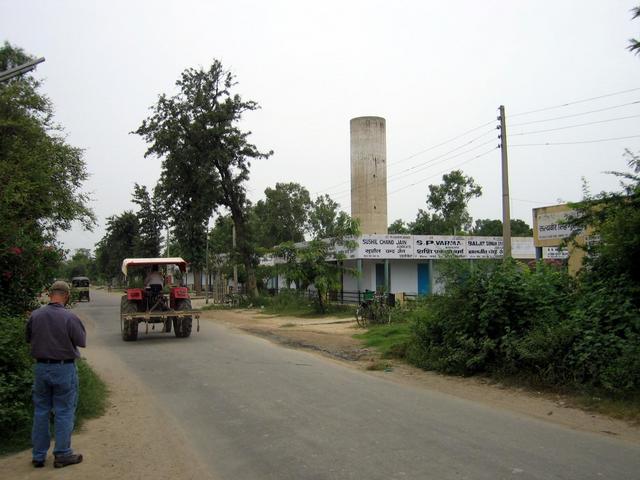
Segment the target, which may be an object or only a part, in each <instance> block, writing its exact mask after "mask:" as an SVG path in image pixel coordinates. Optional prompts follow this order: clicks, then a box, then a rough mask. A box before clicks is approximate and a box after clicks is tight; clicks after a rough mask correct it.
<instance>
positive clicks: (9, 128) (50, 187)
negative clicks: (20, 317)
mask: <svg viewBox="0 0 640 480" xmlns="http://www.w3.org/2000/svg"><path fill="white" fill-rule="evenodd" d="M32 59H33V58H32V57H30V56H29V55H27V54H26V53H25V52H24V51H23V50H22V49H20V48H17V47H14V46H12V45H10V44H9V43H5V44H4V45H3V46H2V47H1V48H0V71H2V70H8V69H10V68H12V67H15V66H17V65H20V64H23V63H26V62H28V61H29V60H32ZM40 86H41V83H40V82H39V81H38V80H36V79H34V78H33V76H31V75H22V76H20V77H16V78H13V79H11V80H9V81H7V82H2V83H0V178H2V182H0V289H1V290H2V292H3V295H2V300H0V308H5V309H8V310H17V311H20V310H24V309H27V308H29V306H30V305H31V303H32V302H33V300H34V299H35V297H36V294H37V293H39V292H40V291H41V290H42V288H43V287H45V286H47V285H48V284H49V283H50V282H51V281H52V279H53V276H54V275H55V272H56V271H57V268H58V266H59V264H60V262H61V261H62V258H63V252H62V250H61V249H60V248H59V246H58V245H57V244H56V234H57V233H58V232H60V231H64V230H69V229H70V228H71V224H72V222H74V221H79V222H80V223H81V224H82V225H83V226H84V227H85V228H87V229H91V228H92V226H93V225H94V223H95V219H94V215H93V212H92V211H91V209H90V208H89V205H88V204H89V195H88V194H86V193H84V192H83V191H82V184H83V183H84V181H85V180H86V179H87V178H88V173H87V171H86V167H85V163H84V160H83V158H82V150H80V149H79V148H77V147H73V146H71V145H69V144H68V143H67V141H66V139H65V134H64V130H63V129H62V127H61V126H59V125H57V124H56V123H55V122H54V120H53V105H52V103H51V101H50V100H49V99H48V98H47V97H46V96H45V95H43V94H42V93H40V92H39V88H40Z"/></svg>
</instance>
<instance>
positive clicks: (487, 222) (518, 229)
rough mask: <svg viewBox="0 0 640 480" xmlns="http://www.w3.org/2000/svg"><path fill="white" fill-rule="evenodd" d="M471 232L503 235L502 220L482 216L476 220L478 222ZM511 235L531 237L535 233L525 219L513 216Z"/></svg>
mask: <svg viewBox="0 0 640 480" xmlns="http://www.w3.org/2000/svg"><path fill="white" fill-rule="evenodd" d="M471 234H473V235H480V236H487V237H501V236H502V220H497V219H490V218H480V219H478V220H476V223H475V225H474V227H473V229H472V230H471ZM511 235H512V236H514V237H530V236H532V235H533V230H532V229H531V227H530V226H529V225H528V224H527V222H525V221H524V220H520V219H519V218H512V219H511Z"/></svg>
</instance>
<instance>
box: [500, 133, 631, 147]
mask: <svg viewBox="0 0 640 480" xmlns="http://www.w3.org/2000/svg"><path fill="white" fill-rule="evenodd" d="M629 138H640V135H629V136H627V137H613V138H600V139H597V140H581V141H576V142H545V143H510V144H509V148H511V147H539V146H541V147H544V146H550V145H580V144H584V143H600V142H613V141H616V140H627V139H629Z"/></svg>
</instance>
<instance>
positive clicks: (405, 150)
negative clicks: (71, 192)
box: [0, 0, 640, 249]
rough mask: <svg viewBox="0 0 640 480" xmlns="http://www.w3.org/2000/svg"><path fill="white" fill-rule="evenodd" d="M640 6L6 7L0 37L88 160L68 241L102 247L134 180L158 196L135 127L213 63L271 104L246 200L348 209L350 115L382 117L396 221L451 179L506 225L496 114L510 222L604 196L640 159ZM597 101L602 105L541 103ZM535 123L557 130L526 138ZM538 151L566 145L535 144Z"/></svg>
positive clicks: (251, 122) (538, 1) (598, 2)
mask: <svg viewBox="0 0 640 480" xmlns="http://www.w3.org/2000/svg"><path fill="white" fill-rule="evenodd" d="M636 4H638V2H637V0H633V1H631V0H629V1H623V0H606V1H605V0H580V1H578V0H572V1H568V0H566V1H560V0H520V1H507V0H503V1H488V0H484V1H477V0H468V1H447V2H444V1H425V0H423V1H397V2H391V1H388V0H387V1H351V0H343V1H340V2H337V1H329V0H323V1H321V2H306V1H293V0H292V1H267V0H264V1H258V0H253V1H249V0H245V1H239V0H234V1H213V0H210V1H195V0H182V1H180V2H178V1H175V2H170V1H158V0H154V1H133V0H128V1H120V0H110V1H102V2H97V1H88V0H83V1H81V0H77V1H45V0H41V1H35V0H20V1H16V0H0V40H3V41H4V40H7V41H9V42H10V43H12V44H13V45H16V46H19V47H22V48H23V49H25V50H26V51H27V52H28V53H30V54H32V55H34V56H38V57H40V56H44V57H46V62H45V63H44V64H42V65H40V66H39V67H38V69H37V72H36V77H38V78H43V79H44V80H45V83H44V86H43V91H44V93H46V94H47V95H48V96H49V97H50V98H51V100H52V101H53V103H54V105H55V110H56V119H57V121H58V122H59V123H61V124H62V125H63V126H64V127H65V129H66V132H67V134H68V141H69V143H71V144H72V145H74V146H78V147H81V148H83V149H85V160H86V163H87V168H88V170H89V172H90V174H91V178H90V180H89V181H88V182H87V183H86V190H87V191H90V192H92V194H93V198H94V202H93V205H92V206H93V208H94V210H95V212H96V214H97V216H98V219H99V226H98V227H97V228H96V230H95V232H93V233H90V232H83V231H82V230H81V229H80V228H76V229H74V230H73V231H71V232H68V233H65V234H64V235H62V236H61V240H62V241H63V242H64V244H65V246H66V247H67V248H70V249H74V248H79V247H88V248H93V246H94V244H95V242H96V241H98V240H99V239H100V238H101V236H102V235H103V233H104V228H103V227H104V219H105V218H106V217H107V216H109V215H112V214H115V213H120V212H122V211H123V210H125V209H130V208H133V206H132V205H131V203H130V201H129V199H130V193H131V191H132V189H133V184H134V182H138V183H141V184H145V185H147V186H149V187H153V185H155V182H156V181H157V179H158V176H159V173H160V161H159V160H158V159H156V158H146V159H145V158H144V152H145V143H144V142H143V140H142V139H141V138H140V137H138V136H136V135H130V134H129V133H128V132H130V131H131V130H134V129H136V128H137V127H138V126H139V125H140V123H141V121H142V120H143V119H144V118H145V117H146V116H147V114H148V108H149V107H150V106H151V105H153V104H154V103H155V101H156V99H157V96H158V95H159V94H160V93H162V92H166V93H173V92H174V91H175V90H174V88H175V87H174V83H175V81H176V79H177V78H178V76H179V74H180V72H181V71H182V70H184V69H185V68H188V67H208V66H209V65H210V64H211V61H212V59H213V58H217V59H219V60H221V61H222V63H223V65H224V66H225V67H227V68H229V69H230V70H232V71H233V72H234V73H235V75H236V77H237V80H238V82H239V85H238V87H237V92H239V93H240V94H241V95H242V96H243V97H244V98H246V99H252V100H255V101H257V102H258V103H259V104H260V105H261V107H262V109H261V110H259V111H257V112H253V113H250V114H248V115H247V116H246V118H245V119H244V120H243V128H245V129H247V130H251V131H252V132H253V135H252V137H251V140H252V141H253V142H254V143H255V144H256V145H258V147H259V148H261V149H262V150H270V149H273V150H274V152H275V153H274V155H273V157H272V158H270V159H269V160H267V161H258V162H255V163H254V165H253V167H252V170H251V179H250V181H249V184H248V190H249V197H250V198H251V199H252V200H253V201H256V200H258V199H260V198H261V197H262V195H263V192H264V189H265V188H266V187H268V186H273V185H274V184H275V183H276V182H299V183H301V184H302V185H304V186H305V187H307V188H308V189H309V191H310V192H311V194H312V195H317V194H320V193H328V194H330V195H331V196H332V197H333V198H334V199H335V200H336V201H338V202H339V203H340V204H341V206H342V208H343V209H344V210H346V211H347V212H349V211H350V195H349V120H350V119H351V118H353V117H357V116H363V115H376V116H381V117H384V118H385V119H386V122H387V159H388V163H389V169H388V178H389V182H388V191H389V198H388V210H389V223H391V222H392V221H393V220H395V219H397V218H402V219H404V220H413V219H414V218H415V215H416V212H417V210H418V208H424V207H425V199H426V193H427V192H428V188H427V187H428V185H429V184H430V183H438V182H439V181H440V180H441V177H442V174H443V173H445V172H447V171H448V170H451V169H453V168H461V169H462V170H463V171H464V172H465V173H466V174H468V175H471V176H472V177H473V178H474V179H475V180H476V182H477V183H479V184H480V185H482V187H483V190H484V194H483V196H482V197H481V198H480V199H477V200H473V201H472V202H471V205H470V207H471V213H472V215H473V217H474V218H501V190H500V188H501V187H500V185H501V183H500V152H499V150H497V149H496V150H491V149H492V148H493V147H495V146H497V145H498V140H497V138H496V135H497V132H496V131H495V130H493V129H494V127H495V125H497V122H495V118H496V116H497V109H498V107H499V105H501V104H503V105H505V107H506V111H507V122H508V125H507V128H508V132H509V136H510V137H509V143H510V144H511V145H512V147H511V148H510V150H509V159H510V165H509V168H510V188H511V195H512V201H511V208H512V210H511V211H512V217H515V218H521V219H523V220H525V221H527V223H531V209H532V208H534V207H537V206H544V205H549V204H555V203H557V202H558V201H571V200H578V199H580V198H581V196H582V193H581V191H582V180H581V178H582V177H584V178H585V179H586V180H587V181H588V182H589V184H590V187H591V189H592V191H596V192H597V191H600V190H603V189H604V190H611V189H613V188H615V187H616V185H617V180H615V179H613V178H612V177H610V176H607V175H605V174H604V173H603V172H605V171H607V170H624V169H625V168H626V163H625V160H624V158H623V156H622V154H623V152H624V149H625V148H629V149H631V150H633V151H635V152H639V151H640V138H639V136H640V103H638V101H640V56H634V55H632V54H631V53H630V52H629V51H628V50H626V47H627V45H628V40H629V39H630V38H631V37H635V38H638V37H640V20H636V21H632V20H631V14H630V10H631V8H632V7H634V6H635V5H636ZM633 89H635V90H633ZM629 90H633V91H629ZM623 91H626V93H618V92H623ZM612 94H615V95H612ZM593 97H602V98H599V99H596V100H589V101H584V102H579V103H575V104H571V105H568V106H562V107H559V108H552V109H546V108H547V107H553V106H556V105H564V104H566V103H573V102H576V101H580V100H585V99H591V98H593ZM633 102H636V103H635V104H634V103H633ZM610 107H615V108H610ZM538 109H545V110H544V111H540V112H535V113H530V114H526V115H516V114H518V113H523V112H529V111H532V110H538ZM593 110H599V111H597V112H592V113H588V114H585V115H576V116H571V117H569V118H562V119H557V120H550V119H553V118H556V117H567V116H570V115H575V114H582V113H585V112H591V111H593ZM628 117H631V118H628ZM538 120H545V121H544V122H538V123H528V124H527V125H520V126H518V125H517V124H520V123H526V122H535V121H538ZM609 120H611V121H609ZM603 121H604V122H603ZM593 122H600V123H593ZM585 123H590V124H591V125H585V126H576V125H582V124H585ZM480 125H484V126H483V127H481V128H478V129H476V130H474V131H473V132H471V133H469V134H467V135H465V136H462V137H460V138H459V139H457V140H455V141H452V142H448V143H446V144H444V145H440V146H437V145H438V144H440V143H442V142H445V141H447V140H449V139H451V138H453V137H457V136H458V135H460V134H463V133H465V132H467V131H469V130H471V129H474V128H475V127H478V126H480ZM561 127H572V128H562V129H560V128H561ZM540 130H552V131H545V132H540V133H529V134H527V135H518V134H523V133H527V132H535V131H540ZM632 136H635V138H626V139H622V140H613V141H601V142H594V143H573V142H593V141H597V140H604V139H611V138H619V137H632ZM485 143H486V144H485ZM544 143H569V144H565V145H547V146H544V145H531V144H544ZM483 144H485V145H483ZM522 145H531V146H522ZM449 152H450V153H449ZM485 153H486V154H485ZM483 154H484V155H483ZM479 155H482V156H479ZM476 156H478V158H474V157H476Z"/></svg>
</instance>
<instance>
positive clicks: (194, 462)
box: [0, 318, 214, 480]
mask: <svg viewBox="0 0 640 480" xmlns="http://www.w3.org/2000/svg"><path fill="white" fill-rule="evenodd" d="M83 321H84V323H85V326H86V327H87V330H88V333H89V335H91V331H92V329H93V325H92V323H91V322H90V321H87V320H86V319H84V318H83ZM83 353H84V354H85V356H86V358H87V360H88V362H89V364H90V365H91V366H92V367H93V369H94V370H95V371H96V372H97V373H98V374H99V375H100V377H101V378H102V379H103V380H104V381H105V382H106V384H107V386H108V388H109V392H110V394H109V406H108V409H107V412H106V413H105V415H103V416H102V417H100V418H97V419H94V420H89V421H87V422H86V423H85V424H84V425H83V427H82V428H81V430H80V432H77V433H74V435H73V437H72V444H73V448H74V450H75V451H76V452H79V453H82V454H83V456H84V461H83V462H82V463H81V464H79V465H73V466H70V467H67V468H61V469H54V468H53V455H52V454H51V451H49V456H48V458H47V463H46V465H45V468H38V469H34V468H33V467H32V466H31V451H30V450H26V451H23V452H20V453H16V454H13V455H9V456H6V457H4V458H0V472H3V478H12V479H21V480H22V479H24V480H27V479H38V480H40V479H43V478H46V479H79V478H80V479H92V478H96V479H100V480H107V479H109V480H110V479H114V480H116V479H117V480H122V479H146V478H153V479H154V480H172V479H177V478H178V479H190V480H191V479H193V480H200V479H205V480H207V479H211V480H213V478H214V477H213V476H212V475H211V474H210V473H209V472H208V471H207V468H206V467H205V466H204V465H203V464H202V463H201V462H200V460H199V459H198V457H196V455H195V454H194V453H193V449H192V448H190V443H189V440H188V439H187V438H186V436H185V435H184V433H183V432H182V430H181V429H180V427H179V425H178V424H177V422H176V421H174V420H173V419H172V418H171V417H168V416H167V413H166V412H165V411H164V410H160V409H159V408H158V407H157V406H156V404H155V401H154V399H153V396H152V395H151V393H150V392H149V391H148V390H147V389H146V387H145V386H144V385H143V384H142V383H141V382H140V381H138V380H137V379H136V377H135V376H134V375H133V374H132V373H131V372H130V371H129V369H128V367H127V366H126V365H124V364H123V363H122V362H121V361H120V360H119V359H118V357H116V356H114V355H113V354H111V353H110V352H108V351H107V350H106V349H104V348H101V347H95V346H90V347H89V348H87V350H86V351H83ZM159 419H162V420H161V421H159ZM52 446H53V442H52ZM5 475H6V477H5Z"/></svg>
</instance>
